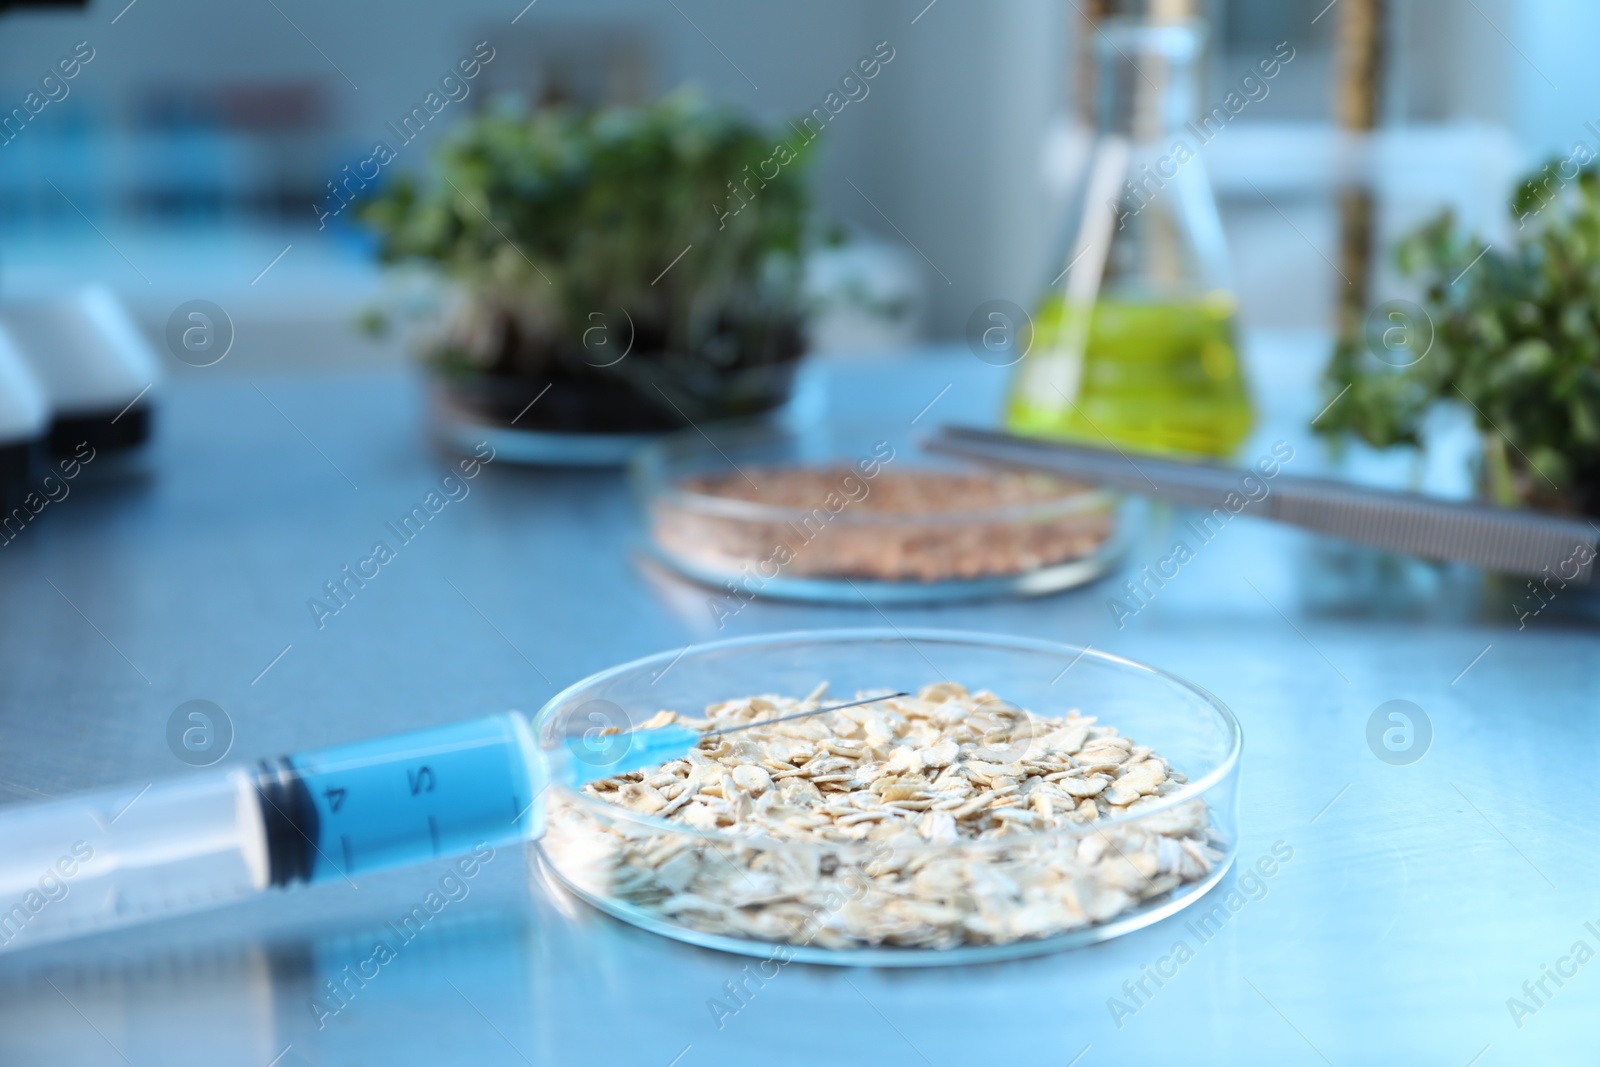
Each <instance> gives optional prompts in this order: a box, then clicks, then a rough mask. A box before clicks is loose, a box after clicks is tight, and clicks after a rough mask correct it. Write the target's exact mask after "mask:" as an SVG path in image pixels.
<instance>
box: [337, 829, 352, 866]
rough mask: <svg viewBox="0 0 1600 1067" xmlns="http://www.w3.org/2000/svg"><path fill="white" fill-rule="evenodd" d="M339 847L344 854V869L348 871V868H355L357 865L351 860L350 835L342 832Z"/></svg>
mask: <svg viewBox="0 0 1600 1067" xmlns="http://www.w3.org/2000/svg"><path fill="white" fill-rule="evenodd" d="M339 848H340V851H342V852H343V854H344V869H345V870H347V871H348V870H350V869H351V868H353V867H354V866H355V864H354V863H352V862H350V838H349V836H347V835H345V834H340V835H339Z"/></svg>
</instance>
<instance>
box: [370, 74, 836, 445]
mask: <svg viewBox="0 0 1600 1067" xmlns="http://www.w3.org/2000/svg"><path fill="white" fill-rule="evenodd" d="M784 133H789V136H787V137H785V136H784ZM784 133H775V132H773V131H770V130H768V129H767V128H765V127H764V126H763V125H761V124H759V123H757V122H755V121H754V120H751V119H749V118H747V117H745V116H743V115H741V114H739V113H737V112H735V111H733V110H731V109H728V108H722V107H716V106H713V105H710V104H708V103H706V102H705V101H704V100H703V99H701V98H700V97H699V96H698V95H695V94H693V93H690V92H682V91H680V92H678V93H674V94H672V95H670V96H668V97H666V98H664V99H663V100H661V101H660V102H659V103H656V104H654V105H651V106H648V107H642V108H620V107H615V108H605V109H599V110H592V111H577V110H573V109H570V108H567V107H562V106H557V107H550V108H543V109H540V110H538V111H535V112H533V113H531V114H515V113H508V112H505V111H491V112H488V113H485V114H483V115H480V116H477V117H475V118H473V119H472V120H470V121H468V122H466V123H465V124H464V125H463V126H461V127H460V128H458V129H457V130H456V131H454V133H453V135H452V136H451V137H450V138H449V139H448V140H447V141H446V142H445V143H444V144H443V145H442V146H441V148H440V149H439V150H438V152H437V153H436V154H435V156H434V159H433V167H432V174H431V176H430V180H429V181H428V182H427V183H426V184H422V183H419V182H418V181H416V180H415V179H412V178H409V177H402V178H401V179H399V180H397V181H396V182H394V183H393V184H391V185H389V186H388V187H387V188H386V189H384V190H383V191H382V192H381V193H380V194H379V195H378V196H376V197H375V198H374V199H373V200H372V201H371V202H370V203H368V204H367V205H366V207H365V208H364V210H363V212H362V216H363V220H364V221H365V222H366V223H367V224H368V225H369V226H370V227H371V228H372V229H373V230H374V231H375V232H376V234H377V236H378V243H379V252H380V255H381V257H382V258H383V260H384V261H386V262H389V263H395V264H398V263H416V262H421V263H422V264H424V265H426V266H427V267H429V268H430V269H431V271H432V272H433V273H435V274H436V275H438V276H440V277H442V279H443V280H444V281H445V282H447V283H448V285H447V288H448V291H449V294H450V298H449V300H448V301H446V302H445V304H444V305H443V306H442V307H441V309H440V311H439V313H438V314H437V315H436V316H435V317H434V320H433V322H432V324H431V328H430V329H429V330H427V331H426V332H425V333H424V342H423V348H424V352H425V356H426V359H427V361H428V363H429V365H430V367H431V368H432V370H433V371H434V381H435V388H436V390H438V391H439V393H440V395H441V399H442V400H443V401H444V403H445V405H446V407H447V408H448V409H449V410H450V411H452V412H454V413H455V414H456V415H457V416H464V417H466V418H468V419H470V420H472V421H474V422H477V423H480V424H486V425H488V426H490V427H512V426H513V425H514V427H515V429H516V430H517V431H534V432H535V433H536V434H537V433H538V432H540V431H543V432H544V433H546V434H550V433H554V434H562V435H571V436H572V438H573V440H575V441H579V442H583V441H587V442H588V443H589V445H591V446H592V445H593V444H594V443H595V442H597V441H598V442H602V443H603V442H608V441H609V442H622V444H623V445H624V446H625V445H626V444H627V443H629V442H632V441H635V440H637V438H638V436H639V435H645V434H657V433H661V432H664V431H669V430H673V429H677V428H679V427H682V426H685V425H687V424H689V423H691V422H693V423H698V422H700V421H701V420H712V419H719V418H725V417H734V416H748V415H753V414H758V413H761V412H765V411H769V410H771V409H773V408H775V407H777V406H779V405H781V404H782V403H783V402H784V401H785V400H786V399H787V398H788V396H789V392H790V389H791V386H792V381H793V376H794V371H795V367H796V362H797V360H798V359H799V357H800V355H801V353H802V350H803V317H802V301H801V281H802V277H801V275H802V253H803V245H804V241H805V237H806V233H807V220H808V212H809V196H808V186H807V179H806V164H807V156H808V152H807V151H806V144H805V139H804V138H803V137H799V136H794V135H793V134H792V133H791V132H790V131H787V130H785V131H784ZM535 401H536V402H535ZM530 405H531V406H530ZM583 448H584V445H583V444H581V443H580V445H579V450H580V451H579V452H575V453H574V456H575V457H577V458H582V456H584V455H587V456H588V457H589V458H594V456H595V455H596V452H595V451H594V449H593V448H592V447H590V448H589V449H588V451H587V452H583V451H582V450H583ZM613 452H615V455H611V453H613ZM598 454H599V455H601V456H609V458H615V459H621V458H624V454H625V448H624V449H623V450H621V451H619V450H617V449H614V448H613V449H608V448H607V447H606V446H605V445H604V444H602V446H601V448H600V450H599V453H598ZM557 458H559V456H558V457H557Z"/></svg>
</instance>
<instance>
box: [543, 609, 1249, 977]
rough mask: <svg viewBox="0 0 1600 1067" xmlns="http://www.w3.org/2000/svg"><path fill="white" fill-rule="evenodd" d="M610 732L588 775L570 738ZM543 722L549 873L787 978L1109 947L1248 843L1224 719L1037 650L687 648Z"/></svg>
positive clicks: (1194, 895) (946, 636)
mask: <svg viewBox="0 0 1600 1067" xmlns="http://www.w3.org/2000/svg"><path fill="white" fill-rule="evenodd" d="M669 666H670V669H667V668H668V667H669ZM891 693H903V694H905V695H904V696H897V697H887V696H885V695H886V694H891ZM874 696H878V697H882V699H879V700H877V701H875V702H873V703H869V704H862V705H858V706H855V707H851V708H844V709H841V710H836V711H824V712H822V713H821V714H809V715H802V717H800V718H795V719H788V720H786V721H785V722H782V723H774V724H772V725H770V726H766V725H762V724H763V723H765V722H767V721H768V720H770V719H775V718H779V717H782V716H786V715H791V714H794V713H795V712H796V711H797V710H798V711H801V712H806V711H813V710H814V709H816V708H819V707H820V708H829V707H832V706H833V705H835V704H839V703H843V702H846V701H851V700H856V699H863V698H871V697H874ZM600 722H605V723H607V724H608V726H609V729H608V730H607V731H606V732H607V734H608V736H609V738H610V740H611V741H612V742H614V744H612V745H611V746H610V747H605V748H601V749H598V750H594V751H595V752H596V755H594V756H591V757H585V759H584V760H583V761H582V762H583V763H584V764H586V765H583V766H580V765H579V761H575V760H574V759H573V758H572V756H571V753H572V752H573V751H574V749H573V746H572V744H571V740H570V739H571V738H572V737H574V736H575V735H576V734H577V733H584V732H590V731H592V730H593V729H594V724H596V723H600ZM752 724H754V725H752ZM683 726H687V727H689V728H690V729H691V730H693V731H696V732H698V733H699V740H698V744H697V745H696V746H695V747H693V748H691V749H690V750H688V751H686V752H683V753H682V754H681V756H680V755H672V756H669V757H668V758H665V759H664V760H663V761H662V762H661V763H660V764H659V765H650V766H645V767H642V768H635V769H631V770H628V771H626V772H624V773H618V774H608V773H607V766H608V765H609V764H607V763H606V761H614V762H616V763H617V764H618V765H627V764H626V761H625V760H624V759H623V756H624V754H625V753H626V751H627V746H628V745H629V744H630V743H634V744H645V743H646V742H644V741H641V740H639V739H640V738H644V737H646V736H647V735H649V733H650V731H652V730H657V729H661V728H664V727H665V728H671V727H679V728H681V727H683ZM535 731H536V734H537V736H538V739H539V744H540V746H541V749H542V750H543V751H544V752H545V753H546V754H547V757H548V758H549V760H550V763H551V766H552V768H554V777H553V779H552V785H551V787H550V788H549V790H547V792H546V795H545V803H546V804H547V811H548V823H547V830H546V833H545V836H544V838H543V839H542V840H541V841H540V843H539V845H538V848H537V850H536V852H535V856H536V860H535V862H536V863H537V864H538V867H539V872H540V873H541V874H542V875H549V876H553V879H554V880H555V881H557V882H559V883H560V884H561V885H564V886H565V887H566V888H567V889H569V890H570V891H572V892H573V893H575V894H577V895H578V896H579V897H581V898H582V899H584V900H586V901H587V902H588V903H590V904H592V905H593V906H595V907H596V908H599V909H600V910H602V911H604V912H607V913H609V914H610V915H613V916H615V917H617V918H619V919H622V920H625V921H627V922H630V923H633V924H634V925H637V926H640V927H643V928H644V929H647V930H651V931H654V932H656V933H659V934H664V935H666V936H668V937H673V938H677V939H679V940H682V941H687V942H690V943H693V944H697V945H703V946H706V947H710V948H718V949H723V950H726V951H730V952H737V953H742V954H745V955H752V956H761V957H769V958H773V959H776V960H779V961H784V962H787V961H790V960H802V961H807V962H814V963H830V964H844V965H862V966H916V965H927V964H943V963H957V962H968V961H975V960H992V959H1006V958H1012V957H1018V956H1025V955H1033V954H1038V953H1043V952H1050V951H1054V950H1057V949H1063V948H1069V947H1073V946H1078V945H1085V944H1090V943H1093V942H1098V941H1103V940H1106V939H1108V938H1112V937H1116V936H1118V935H1119V934H1123V933H1127V932H1129V931H1131V930H1136V929H1139V928H1141V927H1144V926H1147V925H1149V924H1151V923H1154V922H1156V921H1158V920H1160V919H1162V918H1164V917H1166V916H1169V915H1172V914H1173V913H1175V912H1177V911H1179V910H1181V909H1183V908H1185V907H1186V906H1188V905H1189V904H1191V903H1193V902H1195V901H1196V900H1198V899H1199V898H1200V897H1201V896H1202V895H1204V894H1205V893H1206V891H1207V890H1209V889H1210V888H1211V887H1212V886H1213V885H1215V884H1216V883H1217V882H1218V880H1220V879H1221V878H1222V876H1223V874H1224V873H1225V872H1226V871H1227V869H1228V867H1229V866H1230V864H1231V863H1232V861H1233V858H1234V853H1235V843H1236V841H1237V823H1236V819H1237V800H1236V793H1237V777H1238V775H1237V771H1238V760H1239V752H1240V745H1241V737H1240V732H1239V726H1238V723H1237V721H1236V720H1235V719H1234V717H1233V715H1232V714H1231V713H1230V712H1229V711H1228V709H1227V708H1225V707H1224V706H1223V705H1222V704H1221V703H1219V702H1218V701H1217V700H1216V699H1215V698H1214V697H1212V696H1211V695H1209V694H1208V693H1206V692H1204V691H1203V690H1201V689H1199V688H1197V687H1195V686H1193V685H1191V684H1189V683H1187V682H1184V681H1182V680H1180V679H1178V678H1176V677H1173V676H1172V675H1169V674H1166V673H1164V672H1162V671H1159V670H1156V669H1154V668H1151V667H1146V666H1143V665H1141V664H1137V663H1133V662H1131V661H1128V660H1124V659H1120V658H1118V657H1115V656H1110V655H1107V654H1105V653H1101V652H1097V651H1094V650H1089V649H1079V648H1074V647H1070V646H1066V645H1058V644H1054V643H1051V642H1044V641H1033V640H1025V639H1021V638H1012V637H1001V636H992V635H984V634H969V633H960V632H950V631H937V630H913V631H905V632H899V631H894V630H840V631H817V632H809V633H794V634H778V635H767V636H761V637H756V638H746V639H740V640H733V641H725V642H718V643H714V644H707V645H699V646H695V647H693V648H691V649H689V650H688V651H686V652H669V653H664V654H662V655H659V656H653V657H650V658H647V659H643V660H639V661H636V662H634V663H629V664H624V665H622V666H620V667H615V668H613V669H611V670H608V671H604V672H602V673H600V674H597V675H595V676H593V677H591V678H588V679H586V680H584V681H582V682H579V683H578V684H576V685H574V686H571V687H570V688H568V689H567V690H566V691H564V692H562V693H561V694H559V695H558V696H556V697H555V698H554V699H552V700H551V701H550V702H549V703H548V704H547V705H546V706H545V707H544V709H543V710H542V711H541V712H540V714H539V717H538V719H537V721H536V723H535ZM653 758H654V757H652V759H653ZM594 761H599V763H600V764H602V765H600V766H595V765H594Z"/></svg>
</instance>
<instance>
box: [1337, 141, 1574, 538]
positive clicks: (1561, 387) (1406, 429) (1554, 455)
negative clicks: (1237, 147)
mask: <svg viewBox="0 0 1600 1067" xmlns="http://www.w3.org/2000/svg"><path fill="white" fill-rule="evenodd" d="M1511 210H1512V211H1513V213H1514V215H1515V218H1516V220H1517V225H1518V236H1517V237H1516V238H1515V239H1514V240H1513V241H1512V243H1511V244H1510V245H1509V246H1499V245H1496V246H1488V245H1486V243H1485V242H1483V241H1481V240H1478V239H1476V238H1472V237H1469V236H1467V235H1466V234H1463V233H1462V232H1460V231H1459V230H1458V228H1457V226H1456V224H1455V222H1454V220H1453V218H1452V217H1451V216H1450V214H1449V213H1445V214H1444V215H1441V216H1440V217H1439V218H1437V219H1436V220H1435V221H1433V222H1431V223H1429V224H1428V225H1426V226H1424V227H1423V228H1421V229H1420V230H1418V231H1417V232H1415V233H1413V234H1411V235H1410V236H1408V237H1407V238H1405V239H1404V240H1403V241H1402V242H1401V243H1400V245H1399V247H1398V249H1397V252H1398V260H1399V265H1400V268H1401V270H1402V271H1404V272H1405V273H1407V274H1410V275H1414V276H1418V277H1420V278H1421V279H1422V281H1423V283H1424V286H1425V294H1426V295H1425V297H1424V302H1425V308H1424V310H1425V311H1426V319H1427V320H1431V321H1424V322H1420V323H1399V322H1398V320H1397V324H1396V325H1395V326H1394V327H1393V328H1394V329H1400V328H1402V327H1403V328H1404V329H1406V330H1408V331H1409V330H1413V329H1416V330H1421V331H1423V332H1426V333H1429V335H1430V336H1431V347H1430V346H1428V345H1423V346H1422V347H1420V348H1417V347H1416V344H1415V342H1417V341H1425V340H1427V338H1426V337H1424V338H1412V342H1413V344H1412V347H1411V348H1409V349H1407V356H1406V358H1405V359H1403V360H1400V361H1394V360H1385V359H1383V358H1380V355H1381V354H1382V353H1381V352H1380V349H1381V348H1382V347H1383V346H1384V344H1386V342H1381V343H1379V344H1376V345H1375V344H1372V343H1371V342H1372V338H1370V337H1369V344H1368V346H1367V348H1365V349H1362V348H1360V347H1358V346H1356V345H1349V344H1347V345H1341V346H1340V347H1339V348H1338V349H1337V350H1336V351H1335V353H1334V356H1333V359H1332V360H1331V362H1330V364H1329V366H1328V370H1327V374H1326V376H1325V379H1324V387H1325V390H1326V396H1325V402H1329V403H1331V407H1329V408H1328V409H1327V411H1326V412H1325V413H1324V414H1323V415H1322V416H1321V417H1320V418H1319V419H1318V423H1317V429H1318V430H1320V431H1323V432H1325V433H1333V434H1342V433H1353V434H1355V435H1357V436H1359V437H1361V438H1362V439H1364V440H1366V441H1367V442H1368V443H1370V444H1373V445H1376V446H1379V447H1388V446H1392V445H1404V444H1409V445H1418V444H1420V443H1421V431H1422V424H1423V419H1424V417H1425V416H1426V414H1427V413H1428V411H1429V410H1430V409H1431V408H1432V407H1434V406H1435V405H1437V404H1443V403H1454V404H1458V405H1460V404H1465V405H1468V406H1469V407H1470V409H1471V411H1472V417H1473V419H1474V420H1475V422H1476V425H1477V428H1478V430H1479V431H1480V433H1481V434H1482V437H1483V442H1484V445H1483V462H1482V464H1481V467H1480V487H1481V492H1482V495H1483V496H1484V498H1485V499H1488V500H1492V501H1495V502H1498V503H1501V504H1528V505H1533V506H1537V507H1542V508H1547V509H1551V510H1559V511H1569V512H1580V513H1584V514H1589V515H1600V175H1597V173H1596V170H1595V168H1594V167H1592V166H1584V167H1579V166H1577V165H1576V164H1574V162H1573V161H1572V160H1567V161H1562V163H1561V164H1560V165H1559V166H1557V165H1554V164H1553V165H1552V166H1550V167H1546V168H1545V169H1544V170H1543V171H1542V172H1540V173H1539V174H1538V175H1535V176H1534V177H1533V178H1530V179H1529V180H1527V181H1526V182H1524V183H1523V184H1522V186H1521V187H1520V188H1519V191H1518V194H1517V196H1516V197H1515V198H1514V199H1513V201H1512V204H1511ZM1378 325H1379V327H1380V331H1379V332H1380V334H1381V333H1383V332H1384V331H1383V330H1382V329H1381V327H1382V326H1383V324H1382V323H1381V322H1380V323H1379V324H1378ZM1371 332H1372V331H1371V330H1369V333H1371ZM1395 362H1400V363H1404V364H1405V365H1404V366H1395V365H1393V364H1394V363H1395ZM1345 390H1348V395H1347V396H1342V397H1341V395H1340V394H1341V393H1343V392H1344V391H1345ZM1336 398H1337V402H1334V401H1335V400H1336Z"/></svg>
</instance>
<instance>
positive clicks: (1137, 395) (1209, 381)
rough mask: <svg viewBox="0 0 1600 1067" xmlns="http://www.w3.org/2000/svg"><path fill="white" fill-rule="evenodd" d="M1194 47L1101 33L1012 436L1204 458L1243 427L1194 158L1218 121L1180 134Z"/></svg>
mask: <svg viewBox="0 0 1600 1067" xmlns="http://www.w3.org/2000/svg"><path fill="white" fill-rule="evenodd" d="M1202 39H1203V27H1202V24H1201V23H1199V22H1198V21H1196V20H1182V21H1168V22H1163V21H1156V20H1142V19H1128V18H1118V19H1110V20H1107V21H1104V22H1102V23H1101V24H1100V26H1099V30H1098V32H1097V34H1096V56H1095V61H1096V65H1097V70H1098V76H1097V90H1096V134H1097V135H1096V139H1095V145H1094V149H1093V154H1092V157H1091V160H1090V162H1089V165H1088V167H1087V169H1086V177H1085V179H1084V181H1083V183H1082V187H1081V189H1080V193H1079V198H1078V204H1079V209H1078V210H1076V211H1073V212H1070V213H1069V218H1068V225H1069V230H1068V233H1067V235H1066V240H1065V241H1064V242H1063V245H1062V248H1063V251H1062V254H1061V257H1060V259H1059V260H1058V261H1057V262H1056V265H1055V267H1054V269H1053V270H1052V274H1055V279H1054V281H1052V283H1051V284H1050V286H1049V288H1048V290H1047V292H1046V295H1045V297H1044V299H1043V300H1042V301H1041V303H1040V305H1039V307H1038V311H1037V313H1036V314H1035V316H1034V323H1033V343H1032V346H1031V347H1030V349H1029V351H1028V354H1027V355H1026V356H1025V357H1024V358H1023V359H1022V360H1021V362H1020V363H1018V365H1017V370H1016V372H1015V373H1016V377H1015V379H1014V382H1013V386H1012V391H1011V396H1010V400H1009V403H1008V408H1007V412H1006V421H1007V424H1008V425H1009V426H1010V427H1011V428H1012V429H1013V430H1016V431H1018V432H1021V433H1028V434H1038V435H1042V436H1052V437H1065V438H1071V439H1077V440H1082V441H1085V442H1090V443H1097V444H1101V445H1105V444H1107V443H1110V444H1114V445H1116V446H1119V447H1128V448H1131V449H1137V450H1142V451H1151V452H1169V453H1199V454H1210V455H1225V454H1228V453H1230V452H1232V451H1233V450H1234V449H1235V448H1236V447H1238V445H1239V443H1240V441H1242V440H1243V439H1244V437H1245V435H1246V434H1247V433H1248V432H1249V430H1250V425H1251V422H1252V414H1251V408H1250V398H1249V394H1248V392H1247V390H1246V388H1245V383H1244V377H1243V374H1242V373H1241V370H1240V366H1239V358H1238V351H1237V347H1236V342H1235V330H1234V319H1235V310H1236V304H1237V301H1236V300H1235V297H1234V294H1233V288H1232V285H1231V282H1230V279H1229V271H1228V263H1227V249H1226V246H1225V244H1224V241H1223V237H1222V224H1221V222H1220V220H1219V219H1218V217H1217V206H1216V201H1215V199H1214V197H1213V196H1212V193H1211V184H1210V182H1209V181H1208V180H1207V178H1206V174H1205V166H1204V161H1203V160H1202V159H1201V158H1200V151H1199V150H1200V149H1201V148H1202V147H1203V145H1204V143H1205V141H1207V140H1209V139H1210V138H1211V137H1214V136H1215V135H1216V133H1217V132H1218V131H1219V129H1220V126H1219V125H1218V123H1219V122H1220V121H1222V120H1218V119H1216V118H1215V116H1208V119H1207V120H1206V121H1204V122H1202V123H1201V124H1199V125H1196V124H1195V123H1194V122H1192V121H1191V120H1192V119H1193V118H1194V100H1195V67H1196V60H1197V57H1198V54H1199V52H1200V47H1201V43H1202ZM1224 114H1225V113H1224ZM1057 271H1059V272H1060V273H1059V274H1056V272H1057Z"/></svg>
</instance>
